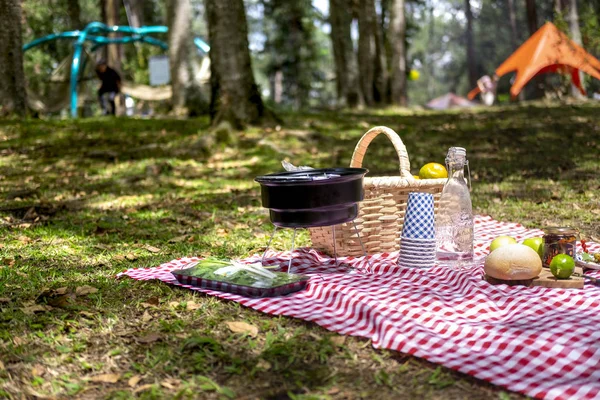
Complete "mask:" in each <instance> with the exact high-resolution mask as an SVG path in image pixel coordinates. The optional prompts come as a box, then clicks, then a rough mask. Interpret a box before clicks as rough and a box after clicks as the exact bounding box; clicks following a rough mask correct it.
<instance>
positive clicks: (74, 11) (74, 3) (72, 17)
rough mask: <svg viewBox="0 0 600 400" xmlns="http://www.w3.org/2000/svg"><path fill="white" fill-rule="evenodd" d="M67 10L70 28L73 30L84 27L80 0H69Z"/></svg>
mask: <svg viewBox="0 0 600 400" xmlns="http://www.w3.org/2000/svg"><path fill="white" fill-rule="evenodd" d="M67 12H68V13H69V28H70V29H72V30H77V29H81V28H83V26H82V25H81V7H80V6H79V0H67Z"/></svg>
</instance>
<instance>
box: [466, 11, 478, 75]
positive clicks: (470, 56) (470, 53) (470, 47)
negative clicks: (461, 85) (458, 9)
mask: <svg viewBox="0 0 600 400" xmlns="http://www.w3.org/2000/svg"><path fill="white" fill-rule="evenodd" d="M465 16H466V18H467V32H466V36H467V70H468V73H469V85H470V86H471V87H475V86H476V85H477V60H476V59H475V45H474V43H473V11H472V10H471V1H470V0H465Z"/></svg>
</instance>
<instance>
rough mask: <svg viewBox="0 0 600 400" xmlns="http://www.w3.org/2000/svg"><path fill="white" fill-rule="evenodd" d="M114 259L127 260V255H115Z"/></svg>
mask: <svg viewBox="0 0 600 400" xmlns="http://www.w3.org/2000/svg"><path fill="white" fill-rule="evenodd" d="M114 259H115V260H117V261H123V260H125V256H123V255H120V254H118V255H116V256H115V257H114Z"/></svg>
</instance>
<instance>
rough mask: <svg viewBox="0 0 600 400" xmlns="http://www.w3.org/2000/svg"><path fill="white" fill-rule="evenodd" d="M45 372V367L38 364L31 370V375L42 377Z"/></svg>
mask: <svg viewBox="0 0 600 400" xmlns="http://www.w3.org/2000/svg"><path fill="white" fill-rule="evenodd" d="M45 372H46V371H45V370H44V367H43V366H41V365H39V364H36V365H34V366H33V368H31V375H33V376H42V375H44V373H45Z"/></svg>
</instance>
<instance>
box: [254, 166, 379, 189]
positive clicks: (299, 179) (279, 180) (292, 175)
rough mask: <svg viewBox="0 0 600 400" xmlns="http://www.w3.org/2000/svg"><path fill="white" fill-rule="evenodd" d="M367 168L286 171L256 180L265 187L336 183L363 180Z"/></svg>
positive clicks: (259, 177)
mask: <svg viewBox="0 0 600 400" xmlns="http://www.w3.org/2000/svg"><path fill="white" fill-rule="evenodd" d="M367 172H369V170H368V169H365V168H318V169H307V170H302V171H286V172H278V173H274V174H268V175H262V176H257V177H256V178H255V179H254V180H255V181H256V182H258V183H261V184H265V185H286V184H297V183H314V184H318V183H336V182H342V181H346V180H349V179H356V178H362V177H363V176H364V175H365V174H366V173H367Z"/></svg>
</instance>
